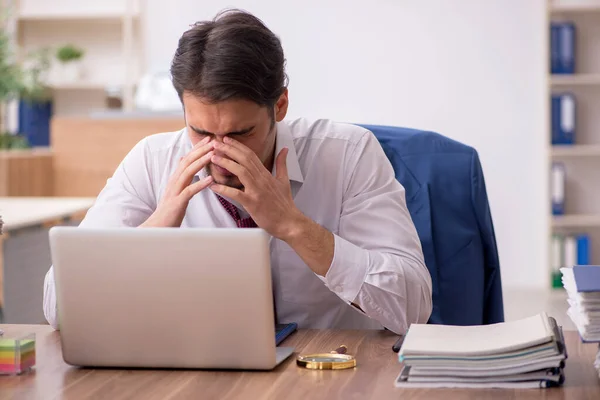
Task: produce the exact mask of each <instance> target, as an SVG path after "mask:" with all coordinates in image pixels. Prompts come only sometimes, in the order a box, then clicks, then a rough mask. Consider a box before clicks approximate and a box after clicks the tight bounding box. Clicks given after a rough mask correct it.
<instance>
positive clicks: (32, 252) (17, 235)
mask: <svg viewBox="0 0 600 400" xmlns="http://www.w3.org/2000/svg"><path fill="white" fill-rule="evenodd" d="M93 203H94V199H93V198H64V197H0V216H2V219H3V220H4V229H3V231H4V234H3V235H0V308H2V309H3V313H4V317H5V319H4V322H7V323H41V322H43V321H44V319H43V315H42V304H41V298H42V293H43V286H42V283H43V278H44V275H45V273H46V271H47V270H48V268H49V267H50V264H51V260H50V249H49V242H48V237H47V236H48V229H49V228H50V227H51V226H53V225H60V224H65V223H69V221H71V222H70V223H73V222H76V221H78V220H80V219H81V218H82V217H83V215H84V214H85V212H86V211H87V210H88V209H89V208H90V207H91V206H92V204H93ZM5 260H6V261H5ZM5 277H6V282H7V283H8V282H9V281H10V286H9V285H8V284H7V285H6V286H5ZM11 277H12V278H11ZM5 289H6V290H5Z"/></svg>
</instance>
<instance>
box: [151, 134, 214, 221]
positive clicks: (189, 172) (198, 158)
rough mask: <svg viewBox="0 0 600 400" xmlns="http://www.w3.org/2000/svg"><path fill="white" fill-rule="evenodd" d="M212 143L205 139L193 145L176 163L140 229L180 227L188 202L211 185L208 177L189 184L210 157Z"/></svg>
mask: <svg viewBox="0 0 600 400" xmlns="http://www.w3.org/2000/svg"><path fill="white" fill-rule="evenodd" d="M213 154H214V153H213V143H210V138H209V137H206V138H204V139H202V140H201V141H200V142H198V143H197V144H196V146H194V148H193V149H192V151H190V152H189V153H188V154H187V155H186V156H185V157H183V158H182V159H181V161H180V162H179V166H178V167H177V169H176V170H175V173H173V175H172V176H171V177H170V178H169V183H168V184H167V187H166V189H165V194H164V196H163V197H162V199H161V201H160V203H159V204H158V207H157V208H156V211H154V213H153V214H152V215H151V216H150V217H149V218H148V219H147V220H146V222H144V223H143V224H142V225H141V226H142V227H175V228H176V227H180V226H181V222H182V221H183V217H184V216H185V211H186V209H187V206H188V203H189V201H190V199H191V198H192V197H193V196H194V195H196V194H197V193H198V192H200V191H201V190H203V189H205V188H206V187H208V186H209V185H210V184H211V183H212V182H213V178H212V176H208V177H206V178H204V179H202V180H200V181H198V182H195V183H193V184H192V180H193V178H194V175H196V174H197V173H198V172H199V171H200V170H202V168H204V167H205V166H206V165H207V164H208V163H209V162H210V159H211V157H212V156H213Z"/></svg>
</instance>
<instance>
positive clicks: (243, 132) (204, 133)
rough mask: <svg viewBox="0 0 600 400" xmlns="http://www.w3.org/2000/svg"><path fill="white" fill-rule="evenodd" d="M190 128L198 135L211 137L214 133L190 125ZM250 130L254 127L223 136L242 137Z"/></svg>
mask: <svg viewBox="0 0 600 400" xmlns="http://www.w3.org/2000/svg"><path fill="white" fill-rule="evenodd" d="M190 128H191V129H192V130H193V131H194V132H196V133H198V134H200V135H213V136H214V133H212V132H209V131H205V130H204V129H199V128H196V127H195V126H192V125H190ZM252 129H254V126H251V127H249V128H246V129H242V130H241V131H233V132H228V133H226V134H225V136H229V135H231V136H235V135H244V134H246V133H248V132H250V131H251V130H252Z"/></svg>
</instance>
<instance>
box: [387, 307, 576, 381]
mask: <svg viewBox="0 0 600 400" xmlns="http://www.w3.org/2000/svg"><path fill="white" fill-rule="evenodd" d="M399 359H400V362H401V363H402V364H403V368H402V371H401V372H400V375H399V376H398V378H397V379H396V382H395V385H396V387H438V388H546V387H552V386H560V385H562V384H563V383H564V379H565V378H564V373H563V369H564V366H565V360H566V359H567V349H566V348H565V341H564V337H563V334H562V329H561V328H560V327H559V326H558V325H557V324H556V321H555V320H554V318H552V317H549V316H548V315H547V314H546V313H541V314H538V315H535V316H532V317H528V318H524V319H521V320H517V321H510V322H503V323H498V324H491V325H477V326H451V325H429V324H413V325H411V326H410V328H409V330H408V332H407V334H406V337H405V339H404V343H403V344H402V347H401V348H400V352H399Z"/></svg>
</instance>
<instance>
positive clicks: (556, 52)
mask: <svg viewBox="0 0 600 400" xmlns="http://www.w3.org/2000/svg"><path fill="white" fill-rule="evenodd" d="M575 40H576V28H575V24H574V23H573V22H570V21H568V22H552V23H551V24H550V70H551V72H552V73H553V74H574V73H575Z"/></svg>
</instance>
